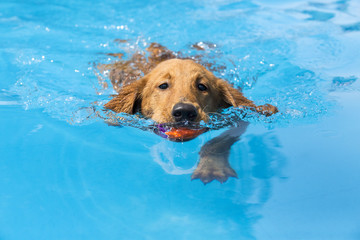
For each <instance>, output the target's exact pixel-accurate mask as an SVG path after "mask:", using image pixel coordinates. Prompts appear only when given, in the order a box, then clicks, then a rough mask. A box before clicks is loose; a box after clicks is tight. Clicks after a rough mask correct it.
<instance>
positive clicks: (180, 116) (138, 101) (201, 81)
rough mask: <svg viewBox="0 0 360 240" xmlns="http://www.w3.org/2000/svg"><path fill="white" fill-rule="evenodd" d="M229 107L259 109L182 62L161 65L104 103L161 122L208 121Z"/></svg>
mask: <svg viewBox="0 0 360 240" xmlns="http://www.w3.org/2000/svg"><path fill="white" fill-rule="evenodd" d="M230 106H235V107H237V106H250V107H254V108H255V107H256V106H255V105H254V104H253V102H252V101H250V100H248V99H246V98H245V97H244V96H243V95H242V93H241V92H240V91H238V90H236V89H234V88H233V87H231V85H230V84H228V83H227V82H226V81H224V80H222V79H219V78H216V77H215V76H214V74H212V73H211V72H210V71H208V70H207V69H206V68H205V67H203V66H202V65H200V64H197V63H195V62H194V61H192V60H182V59H171V60H166V61H164V62H161V63H160V64H158V65H157V66H156V67H155V68H154V69H153V70H152V71H151V72H150V73H148V74H147V75H145V76H144V77H143V78H141V79H139V80H137V81H135V82H133V83H131V84H128V85H126V86H124V87H122V88H121V89H120V91H119V93H118V95H117V96H116V97H115V98H113V99H112V100H111V101H109V102H108V103H107V104H105V107H106V108H108V109H111V110H113V111H115V112H124V113H129V114H134V113H136V112H141V113H142V114H143V115H144V116H145V117H147V118H151V119H153V120H154V121H155V122H158V123H175V122H183V121H189V122H200V121H205V122H207V121H208V114H209V113H213V112H216V111H218V110H219V109H221V108H227V107H230Z"/></svg>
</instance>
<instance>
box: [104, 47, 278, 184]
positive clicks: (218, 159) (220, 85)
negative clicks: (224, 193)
mask: <svg viewBox="0 0 360 240" xmlns="http://www.w3.org/2000/svg"><path fill="white" fill-rule="evenodd" d="M197 47H199V45H197ZM197 47H195V48H196V49H197V50H200V51H201V49H198V48H197ZM147 51H148V52H149V56H148V57H147V58H146V57H145V56H144V55H142V54H134V55H133V56H132V58H131V59H130V60H128V61H118V62H117V63H115V64H112V65H107V66H105V68H107V69H110V79H111V82H112V85H113V87H114V89H115V90H116V91H117V92H118V94H117V95H115V96H114V98H113V99H111V100H110V101H109V102H108V103H106V104H105V105H104V107H105V108H106V109H109V110H112V111H114V112H116V113H127V114H136V113H141V114H142V115H143V116H144V117H145V118H149V119H152V120H154V121H155V122H156V123H159V124H169V123H183V122H191V123H199V122H205V123H206V122H208V121H209V114H211V113H216V112H218V111H219V110H221V109H225V108H229V107H236V108H248V109H251V110H253V111H255V112H258V113H260V114H263V115H265V116H270V115H272V114H275V113H277V112H278V109H277V108H276V107H275V106H272V105H270V104H265V105H261V106H257V105H255V103H254V102H253V101H251V100H249V99H247V98H246V97H245V96H244V95H243V94H242V92H241V91H240V90H238V89H236V88H234V87H233V86H231V85H230V84H229V83H228V82H226V81H225V80H223V79H220V78H217V77H216V76H215V75H214V74H213V73H212V72H211V71H210V70H208V69H211V68H212V67H213V65H212V64H210V63H206V62H205V64H204V65H205V66H206V67H207V68H208V69H207V68H206V67H205V66H204V65H202V64H200V62H201V60H202V57H201V56H200V55H198V56H195V57H193V58H191V59H190V58H188V57H182V56H180V53H175V52H172V51H170V50H168V49H167V48H165V47H163V46H161V45H160V44H157V43H152V44H151V45H150V47H149V48H147ZM120 57H121V56H120ZM134 66H135V67H134ZM103 68H104V67H103ZM141 74H144V75H143V76H142V75H141ZM248 124H249V123H247V122H245V121H241V120H239V121H238V122H237V127H233V128H231V129H229V130H227V131H225V132H224V133H223V134H221V135H220V136H218V137H215V138H214V139H212V140H211V141H209V142H208V143H206V144H205V145H204V146H203V147H202V148H201V151H200V161H199V164H198V166H197V168H196V170H195V171H194V173H193V174H192V179H200V180H201V181H202V182H203V183H205V184H206V183H209V182H211V181H213V180H215V179H216V180H218V181H219V182H221V183H223V182H225V181H226V180H227V179H228V178H229V177H237V174H236V172H235V171H234V170H233V169H232V168H231V166H230V164H229V162H228V157H229V151H230V148H231V146H232V145H233V144H234V143H235V142H236V141H238V140H239V139H240V136H241V135H242V134H243V133H244V132H245V131H246V128H247V126H248Z"/></svg>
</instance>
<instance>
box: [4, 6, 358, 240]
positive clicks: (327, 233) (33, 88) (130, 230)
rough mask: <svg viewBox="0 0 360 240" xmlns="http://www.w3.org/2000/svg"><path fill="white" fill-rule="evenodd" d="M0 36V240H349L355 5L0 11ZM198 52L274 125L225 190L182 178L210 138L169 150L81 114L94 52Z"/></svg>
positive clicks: (353, 188)
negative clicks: (197, 46)
mask: <svg viewBox="0 0 360 240" xmlns="http://www.w3.org/2000/svg"><path fill="white" fill-rule="evenodd" d="M0 32H1V35H0V189H1V190H0V239H1V240H23V239H36V240H40V239H46V240H49V239H54V240H55V239H59V240H60V239H67V240H70V239H74V240H78V239H96V240H99V239H107V240H109V239H231V240H232V239H276V240H281V239H285V240H288V239H360V204H359V202H360V184H359V183H360V174H359V172H360V147H359V136H360V124H359V120H360V113H359V112H360V104H359V102H360V83H359V82H360V81H359V77H360V2H359V1H357V0H341V1H340V0H339V1H336V0H328V1H323V0H318V1H290V0H287V1H285V0H271V1H268V0H244V1H233V0H223V1H222V0H211V1H203V0H200V1H195V0H194V1H190V0H176V1H161V0H160V1H159V0H157V1H115V0H103V1H83V0H79V1H66V0H64V1H41V0H37V1H36V0H26V1H21V0H17V1H11V0H2V1H1V2H0ZM115 39H129V43H128V44H125V45H120V44H119V43H117V42H115V41H114V40H115ZM199 41H204V42H212V43H215V44H216V45H217V46H218V48H217V49H218V51H219V52H218V58H217V60H216V61H218V62H219V63H221V64H225V65H226V66H227V69H226V70H224V71H222V72H218V73H216V74H217V75H218V76H219V77H222V78H225V79H227V80H228V81H229V82H231V83H232V84H234V85H236V86H238V87H242V88H243V89H244V94H245V95H246V96H247V97H249V98H250V99H252V100H254V101H255V102H256V103H257V104H263V103H271V104H273V105H276V106H278V107H279V110H280V114H277V115H276V116H274V117H272V118H271V119H270V120H264V119H262V120H256V119H250V120H249V121H250V126H249V127H248V129H247V131H246V133H245V134H244V135H243V137H242V138H241V140H240V141H239V142H237V143H236V144H234V146H233V147H232V150H231V153H230V162H231V164H232V166H233V168H234V169H235V170H236V171H237V173H238V176H239V178H238V179H235V178H231V179H229V180H228V181H227V182H226V183H224V184H220V183H218V182H212V183H210V184H207V185H204V184H202V183H201V182H200V181H199V180H194V181H190V176H191V173H192V171H193V170H194V168H195V167H196V165H197V161H198V157H199V156H198V152H199V150H200V148H201V146H202V145H203V144H204V143H205V142H207V141H209V140H210V139H211V138H213V137H215V136H218V135H219V134H220V133H222V132H223V131H225V129H220V130H213V131H209V132H207V133H205V134H203V135H201V136H200V137H198V138H196V139H194V140H192V141H190V142H185V143H174V142H170V141H166V140H165V139H162V138H160V137H158V136H157V135H155V134H153V133H151V132H146V131H142V130H139V129H138V128H135V127H131V126H125V127H122V128H118V127H112V126H108V125H107V124H105V123H104V121H103V120H102V119H101V118H99V117H98V116H96V115H95V114H94V111H93V110H92V109H93V107H94V106H95V107H96V108H98V109H100V110H101V106H102V105H103V104H104V103H105V102H106V101H108V99H109V95H110V94H113V93H114V92H113V91H112V90H111V88H108V89H104V88H103V87H102V84H101V83H99V81H100V82H101V81H107V82H109V81H108V79H106V74H105V75H103V74H102V73H99V71H98V70H97V67H96V66H97V65H98V64H102V63H109V62H111V61H113V60H114V59H113V58H109V56H107V55H106V53H114V52H124V51H126V49H127V50H129V49H133V48H137V49H144V48H146V46H148V45H149V43H151V42H159V43H161V44H163V45H165V46H167V47H168V48H170V49H172V50H175V51H183V52H186V51H189V47H188V46H189V45H191V44H193V43H195V42H199ZM209 54H210V55H211V54H213V53H209ZM210 57H211V56H209V58H210Z"/></svg>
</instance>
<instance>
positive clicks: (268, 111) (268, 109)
mask: <svg viewBox="0 0 360 240" xmlns="http://www.w3.org/2000/svg"><path fill="white" fill-rule="evenodd" d="M256 110H257V111H258V112H259V113H261V114H264V115H265V116H267V117H268V116H271V115H273V114H275V113H277V112H279V110H278V109H277V107H275V106H273V105H270V104H265V105H260V106H257V107H256Z"/></svg>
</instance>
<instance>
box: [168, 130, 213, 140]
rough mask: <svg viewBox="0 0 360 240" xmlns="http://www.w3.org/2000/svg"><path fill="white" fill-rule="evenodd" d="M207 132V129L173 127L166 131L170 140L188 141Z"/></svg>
mask: <svg viewBox="0 0 360 240" xmlns="http://www.w3.org/2000/svg"><path fill="white" fill-rule="evenodd" d="M204 132H206V129H205V128H203V129H189V128H171V129H170V130H169V131H167V132H165V134H166V135H167V136H168V138H169V139H170V140H177V141H187V140H191V139H194V138H196V137H197V136H199V135H200V134H202V133H204Z"/></svg>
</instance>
